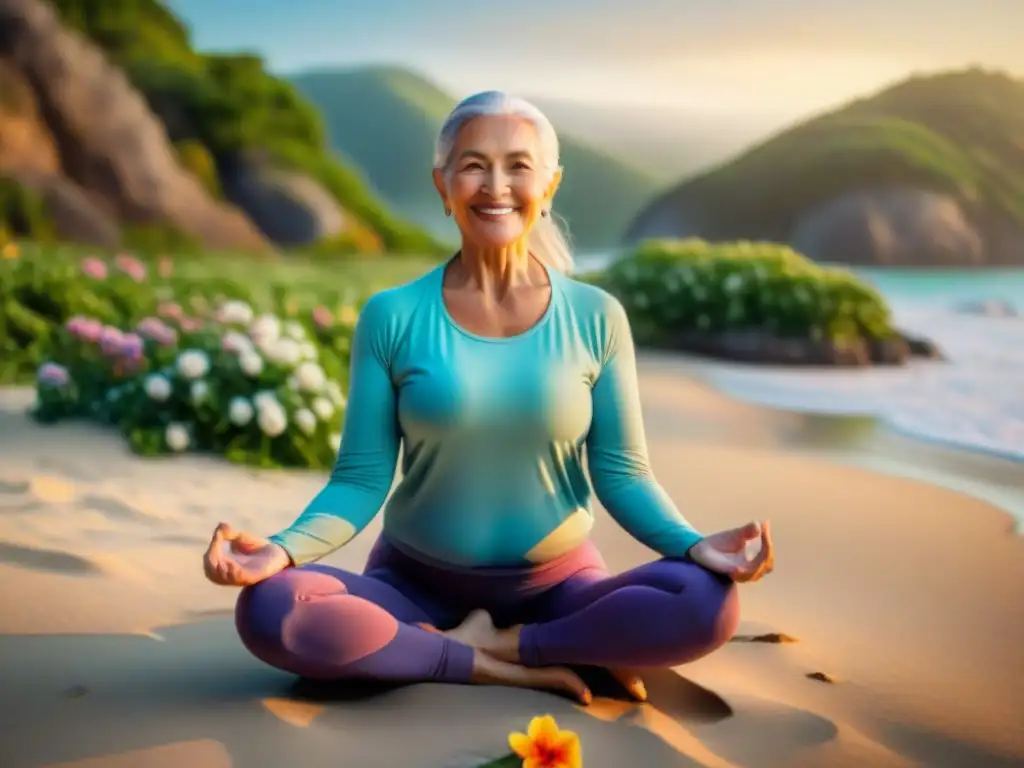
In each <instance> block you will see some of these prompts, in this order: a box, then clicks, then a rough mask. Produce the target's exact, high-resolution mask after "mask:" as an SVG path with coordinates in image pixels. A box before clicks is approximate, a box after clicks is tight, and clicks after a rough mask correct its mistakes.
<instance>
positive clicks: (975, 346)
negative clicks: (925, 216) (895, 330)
mask: <svg viewBox="0 0 1024 768" xmlns="http://www.w3.org/2000/svg"><path fill="white" fill-rule="evenodd" d="M855 271H857V272H858V274H860V275H861V276H862V277H863V278H865V279H866V280H868V281H870V282H872V283H873V284H874V285H875V286H876V287H877V288H878V290H879V291H881V293H882V294H883V295H884V296H885V297H886V299H887V301H888V302H889V304H890V306H891V307H892V309H893V314H894V317H895V320H896V324H897V326H898V327H899V328H900V329H901V330H903V331H905V332H908V333H912V334H916V335H920V336H924V337H926V338H928V339H931V340H932V341H934V342H935V343H936V344H938V345H939V347H940V348H941V349H942V351H943V352H944V353H945V355H946V357H947V358H948V360H947V361H945V362H930V361H922V362H914V363H912V364H910V365H908V366H905V367H900V368H871V369H864V370H823V369H815V370H795V369H782V368H744V369H738V368H736V367H731V368H730V369H729V370H728V371H724V372H722V373H720V374H713V376H712V383H713V384H714V385H715V386H716V387H717V388H719V389H721V390H722V391H724V392H726V393H727V394H729V395H731V396H733V397H736V398H739V399H743V400H746V401H748V402H753V403H756V404H759V405H765V406H770V407H776V408H782V409H786V410H797V411H809V412H815V413H831V414H849V415H863V416H873V417H875V418H877V419H879V420H880V421H881V422H882V423H883V424H885V425H886V426H887V427H889V428H891V429H893V430H895V431H897V432H901V433H903V434H905V435H907V436H910V437H914V438H917V439H920V440H927V441H930V442H936V443H943V444H947V445H951V446H954V447H958V448H962V449H967V450H972V451H981V452H985V453H990V454H994V455H998V456H1001V457H1004V458H1008V459H1013V460H1017V461H1024V269H1014V270H1009V269H1007V270H998V271H984V272H978V271H972V270H943V271H928V272H922V271H912V270H855ZM977 302H996V303H999V304H1001V305H1009V306H1011V307H1014V308H1015V309H1016V310H1017V312H1019V313H1021V316H1017V317H1013V316H1011V317H1002V316H989V315H976V314H967V313H964V312H963V307H964V305H966V304H972V303H977ZM1021 471H1022V473H1024V468H1022V470H1021Z"/></svg>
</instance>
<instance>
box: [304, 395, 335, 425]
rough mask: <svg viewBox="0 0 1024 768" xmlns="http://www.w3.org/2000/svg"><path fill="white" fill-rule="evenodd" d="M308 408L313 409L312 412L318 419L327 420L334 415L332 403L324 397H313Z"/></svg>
mask: <svg viewBox="0 0 1024 768" xmlns="http://www.w3.org/2000/svg"><path fill="white" fill-rule="evenodd" d="M310 408H312V409H313V413H315V414H316V415H317V418H318V419H320V421H327V420H328V419H329V418H331V417H332V416H333V415H334V403H332V402H331V401H330V400H328V399H327V398H326V397H315V398H313V402H312V403H311V404H310Z"/></svg>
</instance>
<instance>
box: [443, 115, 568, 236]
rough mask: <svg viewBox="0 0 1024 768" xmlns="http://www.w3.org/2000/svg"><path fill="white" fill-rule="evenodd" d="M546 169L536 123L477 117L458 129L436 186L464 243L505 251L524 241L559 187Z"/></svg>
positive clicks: (509, 117) (519, 119) (503, 117)
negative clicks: (465, 241)
mask: <svg viewBox="0 0 1024 768" xmlns="http://www.w3.org/2000/svg"><path fill="white" fill-rule="evenodd" d="M558 180H559V174H558V173H557V172H556V173H555V174H554V175H552V173H551V172H550V170H548V169H546V168H545V167H544V165H543V151H542V145H541V140H540V136H539V135H538V133H537V129H536V128H535V127H534V125H533V123H531V122H530V121H529V120H526V119H524V118H521V117H516V116H504V115H502V116H481V117H475V118H473V119H472V120H470V121H469V122H467V123H466V124H465V125H463V126H462V128H461V129H460V130H459V133H458V136H457V137H456V139H455V145H454V146H453V148H452V153H451V156H450V158H449V165H448V168H447V169H446V170H445V171H435V172H434V183H435V185H436V186H437V190H438V192H439V193H440V194H441V198H442V200H444V202H445V204H446V205H447V206H448V207H449V208H450V209H451V211H452V216H453V217H454V218H455V223H456V224H458V227H459V230H460V232H461V233H462V236H463V238H464V239H465V240H467V241H469V242H471V243H472V244H473V245H475V246H477V247H478V248H483V249H488V250H490V249H495V248H506V247H508V246H510V245H512V244H514V243H516V242H518V241H520V240H522V239H524V238H525V237H526V236H527V235H528V234H529V232H530V229H532V227H533V225H534V223H535V222H536V221H537V219H538V218H539V217H540V215H541V211H542V210H544V209H545V208H547V207H549V206H550V203H551V198H552V196H553V195H554V192H555V188H556V187H557V185H558Z"/></svg>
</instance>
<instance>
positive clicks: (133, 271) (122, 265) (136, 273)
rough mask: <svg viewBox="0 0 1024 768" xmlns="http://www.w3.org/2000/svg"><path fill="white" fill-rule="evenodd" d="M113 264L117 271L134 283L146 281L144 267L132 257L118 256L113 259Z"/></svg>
mask: <svg viewBox="0 0 1024 768" xmlns="http://www.w3.org/2000/svg"><path fill="white" fill-rule="evenodd" d="M114 263H115V264H116V265H117V268H118V269H119V270H121V271H122V272H123V273H124V274H126V275H128V277H130V278H131V279H132V280H134V281H135V282H137V283H141V282H142V281H143V280H145V279H146V265H145V264H143V263H142V262H141V261H139V260H138V259H136V258H135V257H134V256H129V255H128V254H126V253H121V254H118V255H117V256H116V257H115V258H114Z"/></svg>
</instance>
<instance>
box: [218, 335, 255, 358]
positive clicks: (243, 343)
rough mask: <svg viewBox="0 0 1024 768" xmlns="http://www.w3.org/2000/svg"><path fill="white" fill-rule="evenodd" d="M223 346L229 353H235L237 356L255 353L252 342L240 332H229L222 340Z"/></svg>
mask: <svg viewBox="0 0 1024 768" xmlns="http://www.w3.org/2000/svg"><path fill="white" fill-rule="evenodd" d="M221 346H222V347H224V349H226V350H227V351H228V352H234V353H235V354H243V353H245V352H252V351H253V347H252V340H251V339H250V338H249V337H248V336H246V335H245V334H244V333H239V332H238V331H228V332H227V333H225V334H224V338H223V339H221Z"/></svg>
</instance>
